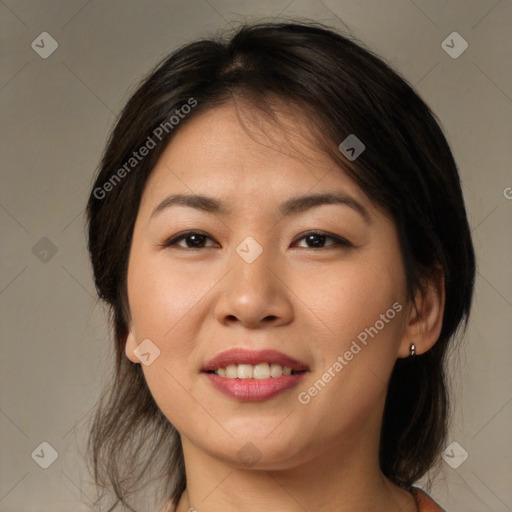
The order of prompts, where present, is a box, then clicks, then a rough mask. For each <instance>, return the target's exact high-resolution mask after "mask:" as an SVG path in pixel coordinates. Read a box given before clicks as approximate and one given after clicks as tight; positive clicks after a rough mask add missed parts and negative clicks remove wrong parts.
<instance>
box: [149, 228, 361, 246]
mask: <svg viewBox="0 0 512 512" xmlns="http://www.w3.org/2000/svg"><path fill="white" fill-rule="evenodd" d="M191 235H201V236H203V237H206V238H209V239H210V240H212V238H211V237H210V236H209V235H207V234H206V233H204V232H202V231H186V232H185V233H181V234H180V235H178V236H174V237H171V238H169V239H168V240H166V241H165V242H163V243H161V244H159V246H160V247H164V248H169V247H172V246H173V245H175V244H176V243H177V242H179V241H181V240H185V239H187V238H188V237H189V236H191ZM311 235H317V236H324V237H325V238H326V239H329V238H330V239H331V240H334V241H335V242H336V243H335V244H332V245H328V246H326V247H318V248H315V247H305V249H313V250H325V249H328V248H329V247H337V246H342V247H354V245H353V244H352V243H351V242H349V241H348V240H346V239H345V238H342V237H339V236H337V235H331V234H330V233H326V232H325V231H314V230H313V231H307V232H306V233H303V234H302V236H300V237H299V238H296V239H295V240H294V243H295V242H299V241H301V240H303V239H304V238H307V237H308V236H311ZM180 248H181V249H188V250H196V251H197V250H199V249H209V248H211V247H180Z"/></svg>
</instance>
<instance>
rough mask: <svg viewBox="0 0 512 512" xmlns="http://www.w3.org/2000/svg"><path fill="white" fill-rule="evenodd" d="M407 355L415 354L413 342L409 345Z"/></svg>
mask: <svg viewBox="0 0 512 512" xmlns="http://www.w3.org/2000/svg"><path fill="white" fill-rule="evenodd" d="M409 355H410V356H415V355H416V345H415V344H414V343H411V346H410V347H409Z"/></svg>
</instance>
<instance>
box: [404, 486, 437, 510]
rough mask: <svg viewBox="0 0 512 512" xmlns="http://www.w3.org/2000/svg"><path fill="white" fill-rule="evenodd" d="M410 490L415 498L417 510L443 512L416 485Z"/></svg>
mask: <svg viewBox="0 0 512 512" xmlns="http://www.w3.org/2000/svg"><path fill="white" fill-rule="evenodd" d="M411 492H412V495H413V496H414V499H415V500H416V505H417V506H418V512H445V511H444V510H443V509H442V508H441V507H440V506H439V505H438V504H437V503H436V502H435V501H434V500H433V499H432V498H431V497H430V496H429V495H428V494H426V493H425V492H424V491H422V490H421V489H419V488H418V487H413V488H412V491H411Z"/></svg>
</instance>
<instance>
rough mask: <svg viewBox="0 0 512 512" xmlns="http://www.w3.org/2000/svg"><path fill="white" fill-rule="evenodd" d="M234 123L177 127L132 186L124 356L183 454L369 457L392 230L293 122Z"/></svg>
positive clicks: (399, 353) (375, 429) (393, 319)
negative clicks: (142, 183)
mask: <svg viewBox="0 0 512 512" xmlns="http://www.w3.org/2000/svg"><path fill="white" fill-rule="evenodd" d="M239 115H240V113H239V112H237V109H236V108H235V107H234V106H233V105H232V104H229V105H226V106H223V107H220V108H216V109H214V110H209V111H207V112H206V113H203V114H200V115H199V116H197V117H195V118H194V119H191V120H190V121H189V122H187V123H186V124H185V125H183V126H182V127H180V129H179V131H178V132H177V133H176V135H175V137H174V138H173V140H172V142H171V143H170V144H169V145H168V147H167V148H166V150H165V152H164V153H163V154H162V156H161V158H160V160H159V162H158V164H157V166H156V168H155V169H154V171H153V173H152V175H151V177H150V179H149V181H148V183H147V186H146V189H145V191H144V194H143V197H142V201H141V205H140V209H139V212H138V216H137V220H136V224H135V228H134V234H133V241H132V246H131V252H130V259H129V268H128V299H129V306H130V312H131V323H130V335H129V336H128V340H127V345H126V354H127V356H128V357H129V358H130V360H132V361H134V362H137V363H139V362H140V361H142V362H143V363H145V364H143V366H142V368H143V370H144V374H145V378H146V380H147V383H148V386H149V388H150V390H151V393H152V395H153V396H154V398H155V400H156V402H157V404H158V406H159V407H160V409H161V410H162V412H163V413H164V414H165V416H166V417H167V418H168V419H169V421H170V422H171V423H172V424H173V425H174V426H175V427H176V428H177V429H178V431H179V432H180V434H181V437H182V441H183V443H184V449H185V455H187V451H188V452H189V453H191V452H192V451H195V452H196V453H201V454H202V455H203V456H205V455H210V456H213V457H215V458H217V459H219V458H220V459H222V460H225V461H229V462H230V463H232V464H235V465H238V466H240V467H243V466H244V465H246V466H252V465H253V464H255V466H254V467H259V468H275V469H283V468H291V467H293V466H294V465H297V464H300V463H303V462H306V461H308V460H313V459H315V458H316V457H319V456H321V455H322V453H323V454H327V453H329V454H330V455H333V456H336V455H337V454H339V453H343V454H345V455H346V454H347V453H349V452H351V451H354V450H361V449H366V450H375V449H376V447H377V445H378V433H379V427H380V421H381V416H382V408H383V405H384V399H385V393H386V388H387V382H388V379H389V376H390V373H391V370H392V367H393V365H394V363H395V361H396V358H397V357H404V356H406V355H407V351H408V344H407V343H406V340H405V338H404V337H403V334H404V329H405V325H406V322H407V314H408V311H409V308H408V306H407V304H406V302H405V300H406V299H405V275H404V268H403V263H402V258H401V253H400V248H399V244H398V239H397V233H396V229H395V226H394V224H393V222H392V221H391V220H390V219H389V218H388V217H387V216H385V215H384V214H383V213H381V212H380V211H378V210H377V209H376V208H375V207H374V205H373V204H372V203H371V202H370V201H369V199H368V198H367V197H366V196H365V194H364V193H363V192H362V191H361V190H360V189H359V188H358V186H357V185H356V184H355V183H354V182H353V181H352V180H351V179H350V178H349V177H348V176H347V175H346V174H345V173H344V172H343V170H342V169H340V168H339V167H338V166H336V165H335V164H334V163H333V162H332V161H331V160H329V159H328V157H327V156H325V155H322V154H321V153H319V152H316V151H315V150H314V149H311V146H310V145H308V144H307V143H306V141H305V140H303V139H302V135H301V132H300V131H299V129H298V128H297V127H295V128H294V126H302V127H304V126H305V125H304V124H303V121H300V122H298V119H300V118H299V117H298V116H295V117H293V116H292V115H290V114H282V116H281V120H282V121H283V123H284V124H285V125H286V126H287V130H286V134H285V132H283V131H282V130H280V129H279V128H277V127H273V126H272V125H271V124H270V123H267V122H266V121H264V120H263V119H262V118H261V117H259V116H258V114H257V113H256V111H252V112H248V115H247V119H246V120H245V121H244V124H243V125H242V124H241V123H240V118H239V117H238V116H239ZM249 118H250V119H251V121H254V123H249V121H248V119H249ZM294 123H295V125H294ZM245 125H247V126H248V128H249V132H248V131H247V128H246V127H245ZM256 125H257V126H256ZM264 134H265V135H264ZM266 136H268V138H265V137H266ZM290 138H292V139H293V140H294V142H295V144H296V145H297V144H299V145H300V144H301V143H302V144H303V145H302V146H301V155H300V156H299V155H298V154H297V153H294V152H293V151H292V150H291V149H290V146H289V145H288V144H289V140H290ZM271 141H273V143H272V142H271ZM301 141H302V142H301ZM176 194H180V195H183V196H186V197H188V198H189V199H187V200H186V201H185V200H182V201H181V202H180V201H176V200H174V201H173V200H172V198H171V196H174V195H176ZM325 194H331V195H337V196H339V197H341V199H340V200H339V201H334V202H333V201H331V202H326V201H325V196H324V195H325ZM313 195H314V196H317V195H318V196H319V197H320V195H321V196H324V197H323V200H322V198H320V200H318V201H315V200H314V199H310V200H307V199H304V197H305V196H313ZM197 196H205V197H207V198H208V199H204V200H201V201H199V200H197ZM194 198H195V201H192V200H193V199H194ZM343 198H345V199H343ZM292 200H293V201H294V202H291V201H292ZM187 201H188V203H189V204H188V205H187V204H185V203H186V202H187ZM194 205H195V206H194ZM312 231H313V232H314V233H311V232H312ZM187 232H191V233H192V234H189V235H188V236H186V234H187ZM147 340H149V341H147ZM142 342H144V343H143V344H142V345H140V344H141V343H142ZM139 345H140V347H139ZM137 347H138V348H137ZM134 350H135V353H134ZM226 351H228V352H226ZM264 351H266V352H264ZM269 351H272V352H269ZM135 354H137V355H135ZM214 359H216V360H214ZM285 366H287V367H289V368H290V369H291V370H292V373H291V375H287V374H289V373H290V370H287V369H284V367H285ZM226 368H227V369H226ZM217 369H219V371H218V372H217V373H213V372H214V371H215V370H217ZM251 375H252V377H251ZM272 375H273V376H272ZM234 377H236V378H234ZM238 377H245V378H238ZM354 453H355V452H354Z"/></svg>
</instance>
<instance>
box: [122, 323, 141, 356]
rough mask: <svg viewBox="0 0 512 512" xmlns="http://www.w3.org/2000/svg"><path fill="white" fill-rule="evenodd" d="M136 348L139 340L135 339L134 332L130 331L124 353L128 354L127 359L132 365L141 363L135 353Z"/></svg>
mask: <svg viewBox="0 0 512 512" xmlns="http://www.w3.org/2000/svg"><path fill="white" fill-rule="evenodd" d="M136 348H137V340H136V339H135V336H134V334H133V332H132V330H131V329H130V330H129V332H128V335H127V336H126V343H125V347H124V351H125V353H126V357H127V358H128V359H129V360H130V361H131V362H132V363H140V360H139V359H138V357H137V356H136V355H135V354H134V352H133V351H134V350H135V349H136Z"/></svg>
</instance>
